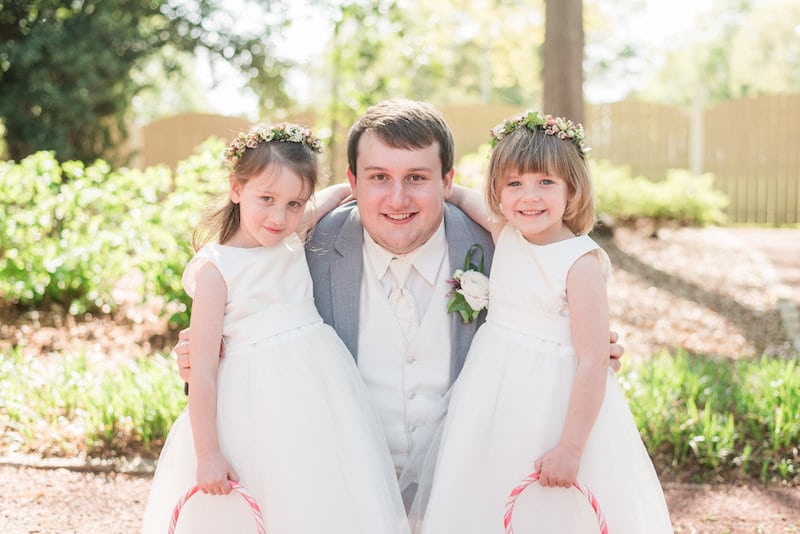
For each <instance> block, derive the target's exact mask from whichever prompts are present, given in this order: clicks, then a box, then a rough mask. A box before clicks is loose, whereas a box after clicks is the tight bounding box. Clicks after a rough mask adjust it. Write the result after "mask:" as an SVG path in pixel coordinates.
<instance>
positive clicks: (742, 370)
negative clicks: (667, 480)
mask: <svg viewBox="0 0 800 534" xmlns="http://www.w3.org/2000/svg"><path fill="white" fill-rule="evenodd" d="M620 381H621V383H622V386H623V388H624V389H625V392H626V396H627V398H628V401H629V403H630V406H631V410H632V412H633V414H634V418H635V419H636V422H637V424H638V426H639V431H640V432H641V434H642V439H643V440H644V442H645V443H646V444H647V447H648V450H649V451H650V454H651V456H652V457H653V460H654V462H655V464H656V467H657V468H658V469H659V472H661V473H662V474H667V475H672V476H674V477H677V478H686V477H688V478H689V479H692V480H694V481H716V480H719V479H731V478H758V479H760V480H761V481H762V482H769V481H775V480H785V481H792V480H795V481H796V480H798V479H800V455H799V454H798V448H797V447H798V444H800V404H798V403H800V369H798V365H797V361H796V360H784V359H777V358H766V357H764V358H760V359H757V360H738V361H730V360H722V359H720V360H717V359H715V358H710V357H690V356H688V355H687V354H685V353H681V352H678V353H677V354H675V355H669V354H661V355H659V356H657V357H655V358H653V359H652V360H650V361H649V362H647V363H643V364H640V365H638V366H636V367H635V368H633V369H631V370H629V371H628V372H625V373H623V374H622V376H621V377H620Z"/></svg>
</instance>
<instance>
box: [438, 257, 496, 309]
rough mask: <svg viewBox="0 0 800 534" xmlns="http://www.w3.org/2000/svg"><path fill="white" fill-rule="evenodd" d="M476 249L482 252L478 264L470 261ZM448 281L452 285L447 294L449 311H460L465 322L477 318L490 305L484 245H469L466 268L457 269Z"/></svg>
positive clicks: (465, 261)
mask: <svg viewBox="0 0 800 534" xmlns="http://www.w3.org/2000/svg"><path fill="white" fill-rule="evenodd" d="M476 249H477V250H480V252H481V261H480V263H479V264H478V265H475V264H473V263H472V262H471V261H470V259H471V257H472V251H473V250H476ZM447 283H448V284H450V286H451V287H452V289H451V290H450V292H449V293H448V294H447V295H448V296H449V297H450V302H448V304H447V311H448V312H449V313H455V312H458V313H459V314H460V315H461V320H462V321H464V322H465V323H469V322H470V321H474V320H475V319H477V318H478V315H479V314H480V313H481V311H482V310H484V309H486V308H487V307H488V306H489V279H488V278H487V277H486V275H485V274H483V247H481V246H480V245H478V244H475V245H472V246H471V247H469V250H467V255H466V257H465V258H464V269H463V270H462V269H458V270H456V272H454V273H453V278H451V279H450V280H448V281H447Z"/></svg>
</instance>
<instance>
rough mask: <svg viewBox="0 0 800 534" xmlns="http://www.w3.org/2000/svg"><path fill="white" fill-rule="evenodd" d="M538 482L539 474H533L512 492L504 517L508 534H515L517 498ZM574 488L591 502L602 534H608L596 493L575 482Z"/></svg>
mask: <svg viewBox="0 0 800 534" xmlns="http://www.w3.org/2000/svg"><path fill="white" fill-rule="evenodd" d="M537 480H539V473H531V474H530V475H528V476H527V477H525V478H524V479H522V481H521V482H520V483H519V485H518V486H517V487H516V488H514V489H513V490H511V493H510V494H509V496H508V500H507V501H506V513H505V514H504V515H503V525H505V527H506V534H514V528H513V527H512V526H511V517H512V516H513V515H514V505H515V504H516V502H517V497H519V495H520V493H522V492H523V491H525V488H527V487H528V486H530V485H531V484H533V483H534V482H536V481H537ZM572 486H573V487H575V488H578V491H580V492H581V493H583V494H584V495H585V496H586V498H587V499H588V500H589V504H590V505H592V510H594V513H595V515H596V516H597V524H598V525H600V534H608V526H607V525H606V518H605V516H604V515H603V512H602V511H601V510H600V503H599V502H597V498H596V497H595V496H594V493H592V492H591V491H589V488H587V487H586V486H584V485H583V484H578V483H577V482H574V483H573V484H572Z"/></svg>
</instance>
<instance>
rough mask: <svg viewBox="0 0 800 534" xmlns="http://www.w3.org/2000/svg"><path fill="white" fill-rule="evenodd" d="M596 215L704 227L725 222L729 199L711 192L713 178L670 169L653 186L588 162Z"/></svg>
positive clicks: (603, 164)
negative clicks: (594, 195)
mask: <svg viewBox="0 0 800 534" xmlns="http://www.w3.org/2000/svg"><path fill="white" fill-rule="evenodd" d="M591 166H592V176H593V178H594V184H595V194H596V195H597V200H598V202H597V204H598V212H599V213H600V214H605V215H610V216H611V217H613V218H614V219H616V220H618V221H621V222H632V221H634V222H635V221H636V220H638V219H643V218H644V219H653V220H655V221H658V222H665V221H673V222H677V223H679V224H684V225H698V226H705V225H709V224H721V223H724V222H725V212H724V210H725V208H726V207H727V205H728V198H727V197H726V196H725V194H724V193H722V192H720V191H717V190H715V189H714V188H713V184H714V176H713V175H712V174H709V173H706V174H702V175H700V176H697V175H694V174H692V173H691V172H689V171H686V170H681V169H670V170H669V171H668V172H667V177H666V179H664V180H662V181H659V182H655V181H652V180H649V179H648V178H645V177H643V176H631V173H630V170H629V169H628V168H627V167H614V166H612V165H611V164H609V163H608V162H607V161H599V162H594V161H591Z"/></svg>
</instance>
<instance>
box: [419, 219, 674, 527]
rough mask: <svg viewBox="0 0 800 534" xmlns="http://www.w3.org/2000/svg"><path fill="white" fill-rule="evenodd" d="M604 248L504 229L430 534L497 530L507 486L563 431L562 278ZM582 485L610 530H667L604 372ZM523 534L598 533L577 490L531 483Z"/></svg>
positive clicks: (660, 500) (437, 486)
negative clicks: (545, 241) (544, 240)
mask: <svg viewBox="0 0 800 534" xmlns="http://www.w3.org/2000/svg"><path fill="white" fill-rule="evenodd" d="M587 253H591V254H596V255H597V256H598V258H599V259H600V261H601V263H602V265H603V266H604V268H605V270H606V272H608V268H609V261H608V257H607V255H606V254H605V252H604V251H603V250H602V249H600V248H599V247H598V245H597V244H596V243H595V242H594V241H592V240H591V239H590V238H589V237H587V236H579V237H575V238H572V239H567V240H565V241H560V242H556V243H552V244H550V245H545V246H537V245H534V244H531V243H530V242H528V241H526V240H525V238H524V237H523V236H522V235H521V234H520V233H519V231H518V230H517V229H516V228H514V227H512V226H511V225H506V227H505V228H504V229H503V231H502V233H501V236H500V238H499V239H498V242H497V248H496V250H495V254H494V260H493V262H492V275H491V280H490V301H489V312H488V316H487V321H486V323H485V324H484V325H483V326H481V327H480V329H479V330H478V332H477V334H476V336H475V339H474V340H473V342H472V347H471V350H470V352H469V355H468V356H467V361H466V364H465V367H464V369H463V371H462V372H461V375H460V377H459V379H458V381H457V382H456V383H455V385H454V386H453V389H452V393H451V401H450V407H449V411H448V414H447V419H446V422H445V427H444V432H443V436H442V437H441V445H440V448H439V453H438V462H437V464H436V471H435V475H434V478H433V487H432V490H431V496H430V500H429V502H428V505H427V512H426V513H425V516H424V520H423V522H422V532H423V533H425V534H443V533H456V532H457V533H459V534H495V533H496V534H501V533H504V532H505V530H504V527H503V515H504V512H505V503H506V500H507V498H508V495H509V493H510V492H511V491H512V489H513V488H515V487H516V486H517V485H518V484H519V482H520V481H521V480H522V479H523V478H524V477H525V476H527V475H528V474H529V473H531V472H532V471H533V467H534V466H533V464H534V460H535V459H536V458H538V457H539V456H540V455H542V454H543V453H544V452H546V451H547V450H549V449H550V448H552V447H553V446H555V445H556V444H557V442H558V439H559V436H560V434H561V431H562V428H563V423H564V418H565V415H566V409H567V404H568V401H569V396H570V391H571V387H572V381H573V376H574V373H575V367H576V359H575V353H574V349H573V345H572V340H571V333H570V322H569V321H570V319H569V310H568V307H567V301H566V279H567V273H568V271H569V269H570V268H571V266H572V265H573V263H574V262H575V260H577V259H578V258H579V257H581V256H583V255H584V254H587ZM578 481H579V482H580V483H582V484H584V485H585V486H587V487H588V488H589V489H590V490H591V491H592V492H593V493H594V494H595V496H596V497H597V500H598V502H599V504H600V507H601V509H602V511H603V513H604V514H605V517H606V519H607V522H608V531H609V532H610V533H611V534H623V533H626V534H634V533H638V534H644V533H646V534H654V533H662V532H672V527H671V523H670V519H669V513H668V511H667V507H666V503H665V500H664V495H663V492H662V490H661V485H660V484H659V481H658V478H657V476H656V473H655V470H654V468H653V465H652V462H651V460H650V457H649V456H648V454H647V451H646V449H645V447H644V445H643V443H642V440H641V438H640V436H639V432H638V430H637V428H636V425H635V422H634V420H633V416H632V414H631V412H630V409H629V408H628V404H627V402H626V400H625V397H624V396H623V394H622V391H621V389H620V387H619V384H618V382H617V379H616V377H615V375H614V373H613V372H612V371H610V370H609V373H608V378H607V382H606V392H605V398H604V400H603V404H602V408H601V410H600V413H599V415H598V417H597V420H596V422H595V424H594V427H593V429H592V431H591V434H590V436H589V439H588V441H587V443H586V447H585V450H584V452H583V455H582V457H581V464H580V469H579V471H578ZM513 526H514V530H515V532H517V533H519V534H529V533H559V534H562V533H580V534H584V533H592V532H599V528H598V524H597V518H596V516H595V513H594V511H593V510H592V508H591V506H590V505H589V504H588V501H587V500H586V498H585V497H583V496H582V495H581V493H580V492H579V491H578V490H577V489H574V488H571V489H566V488H544V487H541V486H539V485H538V483H534V484H532V485H531V486H529V487H528V489H527V490H525V492H523V493H522V495H521V496H520V497H519V498H518V500H517V504H516V508H515V511H514V521H513Z"/></svg>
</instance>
